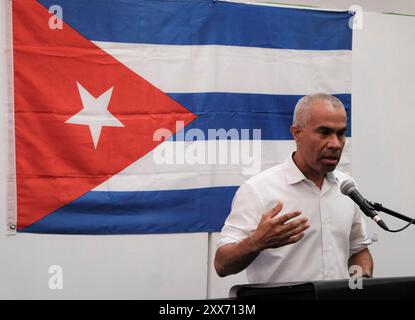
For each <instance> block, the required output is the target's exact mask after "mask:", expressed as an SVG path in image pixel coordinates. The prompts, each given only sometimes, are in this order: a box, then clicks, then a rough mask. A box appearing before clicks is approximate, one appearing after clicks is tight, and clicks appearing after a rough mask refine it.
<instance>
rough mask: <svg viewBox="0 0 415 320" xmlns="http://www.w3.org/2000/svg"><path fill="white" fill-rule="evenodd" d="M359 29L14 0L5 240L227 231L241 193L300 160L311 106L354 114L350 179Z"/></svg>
mask: <svg viewBox="0 0 415 320" xmlns="http://www.w3.org/2000/svg"><path fill="white" fill-rule="evenodd" d="M351 16H352V15H351V14H350V13H348V12H329V11H319V10H306V9H294V8H284V7H275V6H264V5H252V4H242V3H232V2H221V1H211V0H188V1H184V0H171V1H170V0H169V1H166V0H164V1H162V0H112V1H101V0H88V1H85V0H37V1H35V0H13V1H12V23H13V24H12V37H13V86H14V89H13V94H14V104H13V109H12V115H13V117H14V128H13V130H14V135H13V137H14V141H12V145H13V148H11V149H12V150H13V151H14V152H13V153H12V156H13V157H14V158H13V159H14V166H15V168H14V172H15V175H14V177H15V185H14V187H11V188H10V190H9V191H10V197H9V199H15V201H11V204H10V206H9V223H10V225H16V229H17V231H18V232H31V233H54V234H140V233H179V232H214V231H219V230H220V229H221V227H222V225H223V222H224V220H225V218H226V216H227V215H228V213H229V212H230V207H231V202H232V198H233V196H234V193H235V192H236V190H237V188H238V186H239V185H240V184H241V183H243V182H244V181H245V180H246V179H248V178H250V177H251V176H252V175H253V174H256V173H258V172H260V171H262V170H265V169H267V168H269V167H271V166H274V165H276V164H278V163H280V162H282V161H284V160H285V159H286V157H287V156H288V155H289V154H290V152H291V151H292V150H294V148H295V145H294V142H293V140H292V137H291V135H290V131H289V128H290V125H291V122H292V116H293V109H294V106H295V104H296V102H297V100H298V99H299V98H300V97H301V96H303V95H306V94H311V93H316V92H326V93H331V94H334V95H336V96H337V97H338V98H339V99H340V100H342V102H343V103H344V105H345V106H346V109H347V113H348V119H349V123H348V131H347V136H348V143H347V146H346V149H345V151H344V154H343V157H342V161H341V163H340V165H339V169H340V170H344V171H346V172H347V171H349V169H350V165H351V159H350V153H351V152H350V136H351V131H350V118H351V114H350V112H351V52H352V51H351V49H352V30H351V29H350V28H349V20H350V18H351ZM59 25H60V27H59ZM57 26H58V27H57ZM13 192H14V197H13Z"/></svg>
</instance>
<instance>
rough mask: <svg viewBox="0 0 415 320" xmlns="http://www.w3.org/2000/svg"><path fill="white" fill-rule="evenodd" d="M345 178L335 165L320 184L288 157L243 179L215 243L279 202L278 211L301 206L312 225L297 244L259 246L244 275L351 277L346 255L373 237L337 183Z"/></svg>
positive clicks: (242, 232) (256, 279)
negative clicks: (259, 248) (307, 176)
mask: <svg viewBox="0 0 415 320" xmlns="http://www.w3.org/2000/svg"><path fill="white" fill-rule="evenodd" d="M343 180H353V179H352V178H351V177H350V176H348V175H346V174H344V173H342V172H339V171H333V172H330V173H328V174H327V175H326V178H325V179H324V182H323V185H322V187H321V190H320V189H319V188H318V187H317V186H316V185H315V184H314V183H313V182H312V181H311V180H309V179H307V178H306V177H305V176H304V174H303V173H302V172H301V171H300V170H299V169H298V167H297V166H296V165H295V163H294V161H293V160H292V157H289V159H288V160H287V161H286V162H284V163H283V164H281V165H277V166H275V167H273V168H270V169H268V170H266V171H263V172H261V173H260V174H258V175H256V176H254V177H252V178H250V179H249V180H247V181H246V182H245V183H244V184H242V185H241V187H240V188H239V189H238V191H237V192H236V194H235V197H234V199H233V202H232V211H231V213H230V214H229V216H228V218H227V219H226V221H225V225H224V227H223V228H222V233H221V238H220V240H219V242H218V246H221V245H224V244H228V243H236V242H239V241H241V240H243V239H245V238H246V237H247V236H248V235H249V234H251V233H252V232H254V231H255V229H256V228H257V226H258V223H259V221H260V219H261V216H262V215H263V214H264V213H266V212H268V211H269V210H271V209H272V208H273V207H274V206H275V205H276V204H277V202H282V203H283V209H282V210H281V212H280V213H279V214H278V215H282V214H284V213H288V212H293V211H296V210H300V211H302V215H301V216H305V217H307V218H308V220H309V224H310V228H308V229H307V230H306V231H305V232H304V237H303V238H302V239H301V240H300V241H299V242H297V243H295V244H291V245H288V246H284V247H280V248H276V249H266V250H263V251H262V252H261V253H260V254H259V255H258V257H257V258H256V259H255V260H254V261H253V262H252V263H251V264H250V265H249V266H248V268H247V269H246V272H247V277H248V281H249V282H250V283H276V282H291V281H311V280H328V279H345V278H349V273H348V266H347V264H348V259H349V257H350V256H352V255H353V254H355V253H357V252H359V251H361V250H363V249H364V248H366V247H367V246H368V245H369V244H371V240H370V238H369V237H368V236H367V233H366V227H365V222H364V220H363V216H362V213H361V212H360V210H359V208H358V206H357V205H356V204H355V203H354V202H353V201H352V200H350V199H349V198H348V197H346V196H344V195H343V194H341V192H340V188H339V183H341V182H342V181H343Z"/></svg>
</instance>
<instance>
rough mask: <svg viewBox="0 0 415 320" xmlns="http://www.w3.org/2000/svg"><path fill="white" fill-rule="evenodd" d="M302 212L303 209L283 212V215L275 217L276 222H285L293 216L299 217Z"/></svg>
mask: <svg viewBox="0 0 415 320" xmlns="http://www.w3.org/2000/svg"><path fill="white" fill-rule="evenodd" d="M301 213H302V212H301V211H294V212H290V213H286V214H283V215H282V216H281V217H278V218H276V219H275V223H276V224H284V223H286V222H287V221H288V220H291V219H292V218H295V217H298V216H299V215H300V214H301Z"/></svg>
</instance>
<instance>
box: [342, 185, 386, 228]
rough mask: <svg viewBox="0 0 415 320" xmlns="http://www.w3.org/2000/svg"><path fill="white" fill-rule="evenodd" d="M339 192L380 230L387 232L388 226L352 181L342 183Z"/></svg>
mask: <svg viewBox="0 0 415 320" xmlns="http://www.w3.org/2000/svg"><path fill="white" fill-rule="evenodd" d="M340 191H341V192H342V193H343V194H344V195H346V196H349V197H350V198H351V199H352V200H353V201H354V202H355V203H356V204H357V205H358V206H359V208H360V210H362V211H363V213H364V214H365V215H367V216H368V217H369V218H371V219H373V220H374V221H375V222H376V223H377V224H378V225H379V226H380V227H381V228H382V229H384V230H386V231H389V228H388V226H387V225H386V224H385V222H384V221H383V220H382V218H381V217H379V215H378V214H377V213H376V211H375V210H374V208H373V207H372V205H371V204H370V202H369V201H367V200H366V199H365V198H363V196H362V195H361V194H360V192H359V191H358V190H357V188H356V185H355V184H354V182H353V181H350V180H345V181H343V182H342V183H341V185H340Z"/></svg>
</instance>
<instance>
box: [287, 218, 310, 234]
mask: <svg viewBox="0 0 415 320" xmlns="http://www.w3.org/2000/svg"><path fill="white" fill-rule="evenodd" d="M297 220H301V219H297ZM296 222H297V221H296ZM309 227H310V224H309V223H308V222H307V220H305V221H304V222H303V223H302V224H300V225H298V226H297V227H296V228H294V229H291V230H289V231H287V232H286V233H285V234H284V238H286V239H288V238H291V237H295V236H297V235H299V234H301V233H303V232H304V231H305V230H307V229H308V228H309Z"/></svg>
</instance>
